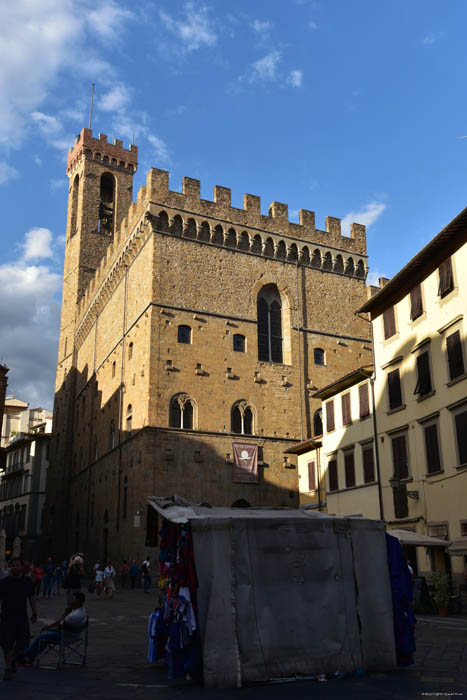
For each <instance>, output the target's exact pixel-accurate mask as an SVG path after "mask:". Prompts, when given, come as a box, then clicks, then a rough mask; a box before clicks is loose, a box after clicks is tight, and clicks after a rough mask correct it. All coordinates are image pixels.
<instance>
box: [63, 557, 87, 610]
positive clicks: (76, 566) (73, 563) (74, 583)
mask: <svg viewBox="0 0 467 700" xmlns="http://www.w3.org/2000/svg"><path fill="white" fill-rule="evenodd" d="M83 576H84V560H83V557H82V556H81V555H79V554H75V555H74V556H73V557H70V561H69V564H68V571H67V575H66V579H65V581H64V582H63V586H64V588H66V590H67V601H68V604H69V605H70V604H71V600H72V598H73V595H74V594H75V593H76V592H77V591H81V579H82V577H83Z"/></svg>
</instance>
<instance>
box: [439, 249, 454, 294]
mask: <svg viewBox="0 0 467 700" xmlns="http://www.w3.org/2000/svg"><path fill="white" fill-rule="evenodd" d="M438 274H439V287H438V294H439V296H440V297H444V296H446V294H449V292H450V291H452V289H453V288H454V282H453V277H452V265H451V258H448V259H447V260H445V261H444V262H443V263H441V265H440V266H439V268H438Z"/></svg>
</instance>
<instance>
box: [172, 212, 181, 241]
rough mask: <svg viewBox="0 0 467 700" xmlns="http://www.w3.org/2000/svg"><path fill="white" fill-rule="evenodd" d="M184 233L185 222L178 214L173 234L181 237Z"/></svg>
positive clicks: (174, 221) (173, 226) (175, 217)
mask: <svg viewBox="0 0 467 700" xmlns="http://www.w3.org/2000/svg"><path fill="white" fill-rule="evenodd" d="M182 232H183V220H182V217H181V216H179V215H178V214H177V215H176V216H174V220H173V224H172V233H173V234H175V235H176V236H181V235H182Z"/></svg>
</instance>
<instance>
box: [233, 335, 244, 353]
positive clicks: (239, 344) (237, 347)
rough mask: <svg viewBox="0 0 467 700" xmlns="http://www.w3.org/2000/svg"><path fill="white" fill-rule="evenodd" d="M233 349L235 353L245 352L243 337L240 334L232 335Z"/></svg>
mask: <svg viewBox="0 0 467 700" xmlns="http://www.w3.org/2000/svg"><path fill="white" fill-rule="evenodd" d="M233 349H234V351H235V352H245V336H244V335H242V334H241V333H235V334H234V337H233Z"/></svg>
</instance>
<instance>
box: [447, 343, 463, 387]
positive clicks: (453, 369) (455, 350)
mask: <svg viewBox="0 0 467 700" xmlns="http://www.w3.org/2000/svg"><path fill="white" fill-rule="evenodd" d="M446 350H447V353H448V365H449V379H451V380H453V379H456V377H461V376H462V375H463V374H464V355H463V353H462V343H461V334H460V332H459V331H456V332H455V333H452V334H451V335H448V337H447V338H446Z"/></svg>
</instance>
